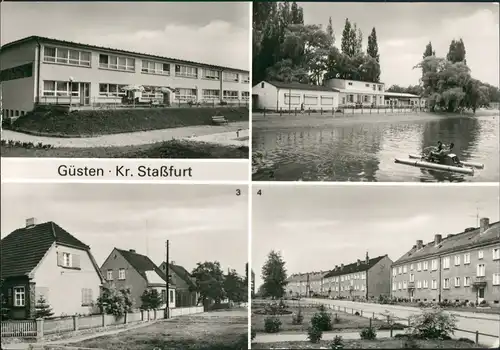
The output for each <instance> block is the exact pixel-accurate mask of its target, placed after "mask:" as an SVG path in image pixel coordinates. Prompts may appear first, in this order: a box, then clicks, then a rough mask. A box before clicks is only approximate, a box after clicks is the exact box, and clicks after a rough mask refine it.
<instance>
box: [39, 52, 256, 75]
mask: <svg viewBox="0 0 500 350" xmlns="http://www.w3.org/2000/svg"><path fill="white" fill-rule="evenodd" d="M91 56H92V54H91V53H90V52H88V51H82V50H75V49H67V48H61V47H51V46H46V47H45V48H44V55H43V60H44V62H49V63H60V64H67V65H72V66H80V67H91ZM135 63H136V62H135V59H134V58H130V57H125V56H120V55H109V54H99V68H103V69H111V70H118V71H124V72H135ZM141 72H142V73H149V74H161V75H170V64H169V63H163V62H155V61H150V60H142V69H141ZM175 76H177V77H185V78H198V68H196V67H190V66H185V65H179V64H177V65H175ZM202 78H204V79H210V80H220V71H218V70H214V69H203V75H202ZM223 79H224V81H228V82H239V81H240V74H239V73H233V72H224V74H223ZM241 82H242V83H249V82H250V76H249V75H248V74H242V75H241Z"/></svg>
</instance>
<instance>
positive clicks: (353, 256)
mask: <svg viewBox="0 0 500 350" xmlns="http://www.w3.org/2000/svg"><path fill="white" fill-rule="evenodd" d="M258 189H261V191H262V192H261V193H262V195H260V196H258V195H254V196H253V197H252V201H253V206H252V216H253V219H252V261H251V263H252V269H253V271H254V272H255V277H256V278H255V279H256V287H258V286H260V285H261V284H262V278H261V271H262V265H263V264H264V263H265V261H266V259H267V255H268V254H269V252H270V251H271V250H275V251H279V252H280V253H281V254H282V256H283V259H284V260H285V262H286V265H285V266H286V268H287V272H288V274H289V275H290V274H292V273H300V272H302V273H303V272H312V271H321V270H323V271H325V270H329V269H331V268H333V267H334V266H335V265H340V264H344V265H347V264H349V263H353V262H355V261H356V260H357V259H361V260H363V259H365V256H366V253H367V252H368V255H369V256H370V257H372V258H374V257H377V256H381V255H385V254H388V256H389V258H391V259H392V260H393V261H395V260H397V259H398V258H399V257H401V256H402V255H403V254H405V253H406V252H407V251H408V250H410V249H411V247H412V246H413V245H414V244H415V243H416V241H417V240H419V239H421V240H423V241H424V243H425V242H430V241H433V240H434V235H435V234H442V235H443V237H444V236H446V235H447V234H455V233H459V232H463V230H464V229H465V228H468V227H477V219H476V215H477V213H479V217H488V218H489V219H490V222H495V221H498V220H499V213H500V210H499V209H500V208H499V187H498V186H487V187H485V186H443V185H439V186H433V185H429V186H363V185H358V186H314V185H305V186H276V185H274V186H261V185H260V186H259V188H258ZM258 189H257V188H255V186H254V192H256V191H257V190H258Z"/></svg>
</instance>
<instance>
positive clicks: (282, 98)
mask: <svg viewBox="0 0 500 350" xmlns="http://www.w3.org/2000/svg"><path fill="white" fill-rule="evenodd" d="M280 86H285V84H283V85H281V84H280ZM303 86H304V88H296V87H290V88H287V87H277V86H275V85H273V84H272V83H269V82H267V81H262V82H260V83H259V84H257V85H255V86H254V87H253V88H252V95H254V96H257V100H256V106H255V107H254V108H256V109H271V110H275V111H276V110H281V109H282V110H289V109H290V110H295V109H297V110H299V111H300V110H301V109H304V110H306V111H307V110H309V109H311V110H316V111H318V110H320V109H323V110H331V109H332V108H337V107H338V105H339V93H338V92H337V91H334V90H333V89H330V90H329V89H324V90H316V89H315V88H317V87H312V88H308V85H305V84H303Z"/></svg>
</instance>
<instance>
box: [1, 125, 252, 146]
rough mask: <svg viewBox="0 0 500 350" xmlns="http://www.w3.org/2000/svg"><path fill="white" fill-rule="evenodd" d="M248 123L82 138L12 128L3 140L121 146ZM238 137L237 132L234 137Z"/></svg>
mask: <svg viewBox="0 0 500 350" xmlns="http://www.w3.org/2000/svg"><path fill="white" fill-rule="evenodd" d="M248 128H249V122H235V123H229V124H228V125H199V126H186V127H181V128H170V129H162V130H150V131H138V132H131V133H123V134H113V135H101V136H96V137H82V138H59V137H44V136H33V135H28V134H23V133H20V132H16V131H12V130H2V140H8V141H9V140H12V141H19V142H32V143H35V144H37V143H42V144H46V145H52V146H53V147H57V148H61V147H65V148H88V147H120V146H139V145H147V144H152V143H156V142H162V141H169V140H172V139H185V138H190V139H193V140H194V138H195V137H200V136H207V135H213V134H221V133H230V132H233V133H234V135H235V134H236V131H237V130H239V129H243V130H248ZM234 138H236V135H235V137H234Z"/></svg>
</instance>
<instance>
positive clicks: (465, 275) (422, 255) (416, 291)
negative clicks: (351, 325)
mask: <svg viewBox="0 0 500 350" xmlns="http://www.w3.org/2000/svg"><path fill="white" fill-rule="evenodd" d="M392 296H393V297H398V298H404V299H410V300H414V301H434V302H441V301H450V302H455V301H467V302H477V303H481V302H482V301H483V300H486V301H487V302H490V303H493V304H499V300H500V222H495V223H490V221H489V219H488V218H482V219H481V220H480V226H479V227H478V228H466V229H465V230H464V231H463V232H460V233H456V234H449V235H447V236H446V237H445V238H443V237H442V235H440V234H437V235H435V237H434V240H433V241H431V242H429V243H427V244H423V241H422V240H417V242H416V244H415V245H414V246H413V247H412V248H411V249H410V250H409V251H408V252H407V253H405V254H404V255H403V256H402V257H400V258H399V259H398V260H396V261H395V262H394V264H393V265H392Z"/></svg>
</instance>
